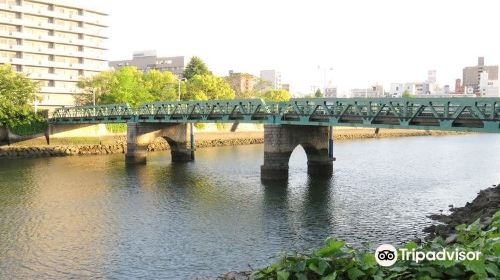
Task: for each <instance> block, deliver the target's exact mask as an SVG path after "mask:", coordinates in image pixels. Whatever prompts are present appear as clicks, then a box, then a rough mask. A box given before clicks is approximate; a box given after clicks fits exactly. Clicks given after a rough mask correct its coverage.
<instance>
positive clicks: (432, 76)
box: [427, 70, 437, 84]
mask: <svg viewBox="0 0 500 280" xmlns="http://www.w3.org/2000/svg"><path fill="white" fill-rule="evenodd" d="M427 82H428V83H430V84H435V83H436V82H437V72H436V70H429V71H427Z"/></svg>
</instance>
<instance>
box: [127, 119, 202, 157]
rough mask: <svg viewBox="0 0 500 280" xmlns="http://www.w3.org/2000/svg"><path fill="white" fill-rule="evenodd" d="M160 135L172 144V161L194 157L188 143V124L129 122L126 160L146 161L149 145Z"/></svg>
mask: <svg viewBox="0 0 500 280" xmlns="http://www.w3.org/2000/svg"><path fill="white" fill-rule="evenodd" d="M158 137H162V138H164V139H165V140H166V141H167V142H168V144H169V145H170V152H171V154H172V162H188V161H192V160H193V159H194V157H193V156H192V155H191V149H190V147H189V144H188V140H189V127H188V124H166V123H161V124H154V123H128V124H127V153H126V154H125V159H126V162H127V163H131V164H135V163H146V157H147V153H148V145H149V144H150V143H152V142H153V141H154V140H155V139H156V138H158Z"/></svg>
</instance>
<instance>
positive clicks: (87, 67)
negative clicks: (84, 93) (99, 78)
mask: <svg viewBox="0 0 500 280" xmlns="http://www.w3.org/2000/svg"><path fill="white" fill-rule="evenodd" d="M73 2H77V1H71V2H69V1H60V0H58V1H54V0H50V1H49V0H36V1H35V0H33V1H27V0H23V1H19V0H17V1H16V0H0V65H1V64H9V65H11V66H12V68H13V69H14V70H15V71H17V72H20V73H24V74H27V75H28V77H29V78H31V79H33V80H35V81H37V82H38V83H39V85H40V92H39V96H40V97H41V101H40V102H39V103H38V101H36V103H35V104H34V105H37V106H40V107H44V108H46V109H52V108H55V107H60V106H72V105H74V104H75V97H77V96H78V95H79V94H81V90H80V89H79V88H78V87H77V83H78V81H79V79H80V78H81V77H92V76H94V75H96V74H98V73H100V72H101V71H103V70H106V68H107V62H106V58H105V50H106V46H105V41H106V39H107V37H106V29H107V23H106V22H107V14H106V13H103V12H102V11H99V10H95V9H93V8H90V7H89V4H87V3H85V4H81V6H80V5H75V3H73ZM80 2H81V3H83V2H84V1H80ZM85 2H87V1H85Z"/></svg>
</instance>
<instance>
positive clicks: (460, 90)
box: [455, 79, 464, 94]
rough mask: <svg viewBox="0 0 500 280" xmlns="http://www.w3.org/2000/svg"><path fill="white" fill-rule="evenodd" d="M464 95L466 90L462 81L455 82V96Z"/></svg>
mask: <svg viewBox="0 0 500 280" xmlns="http://www.w3.org/2000/svg"><path fill="white" fill-rule="evenodd" d="M463 93H464V88H463V86H462V80H460V79H456V80H455V94H463Z"/></svg>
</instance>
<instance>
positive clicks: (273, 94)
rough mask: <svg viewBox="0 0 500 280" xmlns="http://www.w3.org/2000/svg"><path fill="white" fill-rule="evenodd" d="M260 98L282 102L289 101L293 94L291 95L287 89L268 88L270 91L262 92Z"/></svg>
mask: <svg viewBox="0 0 500 280" xmlns="http://www.w3.org/2000/svg"><path fill="white" fill-rule="evenodd" d="M260 98H262V99H264V100H266V101H275V102H280V101H288V100H290V99H291V98H292V96H291V95H290V93H289V92H288V91H287V90H284V89H273V90H268V91H266V92H264V93H263V94H261V95H260Z"/></svg>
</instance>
